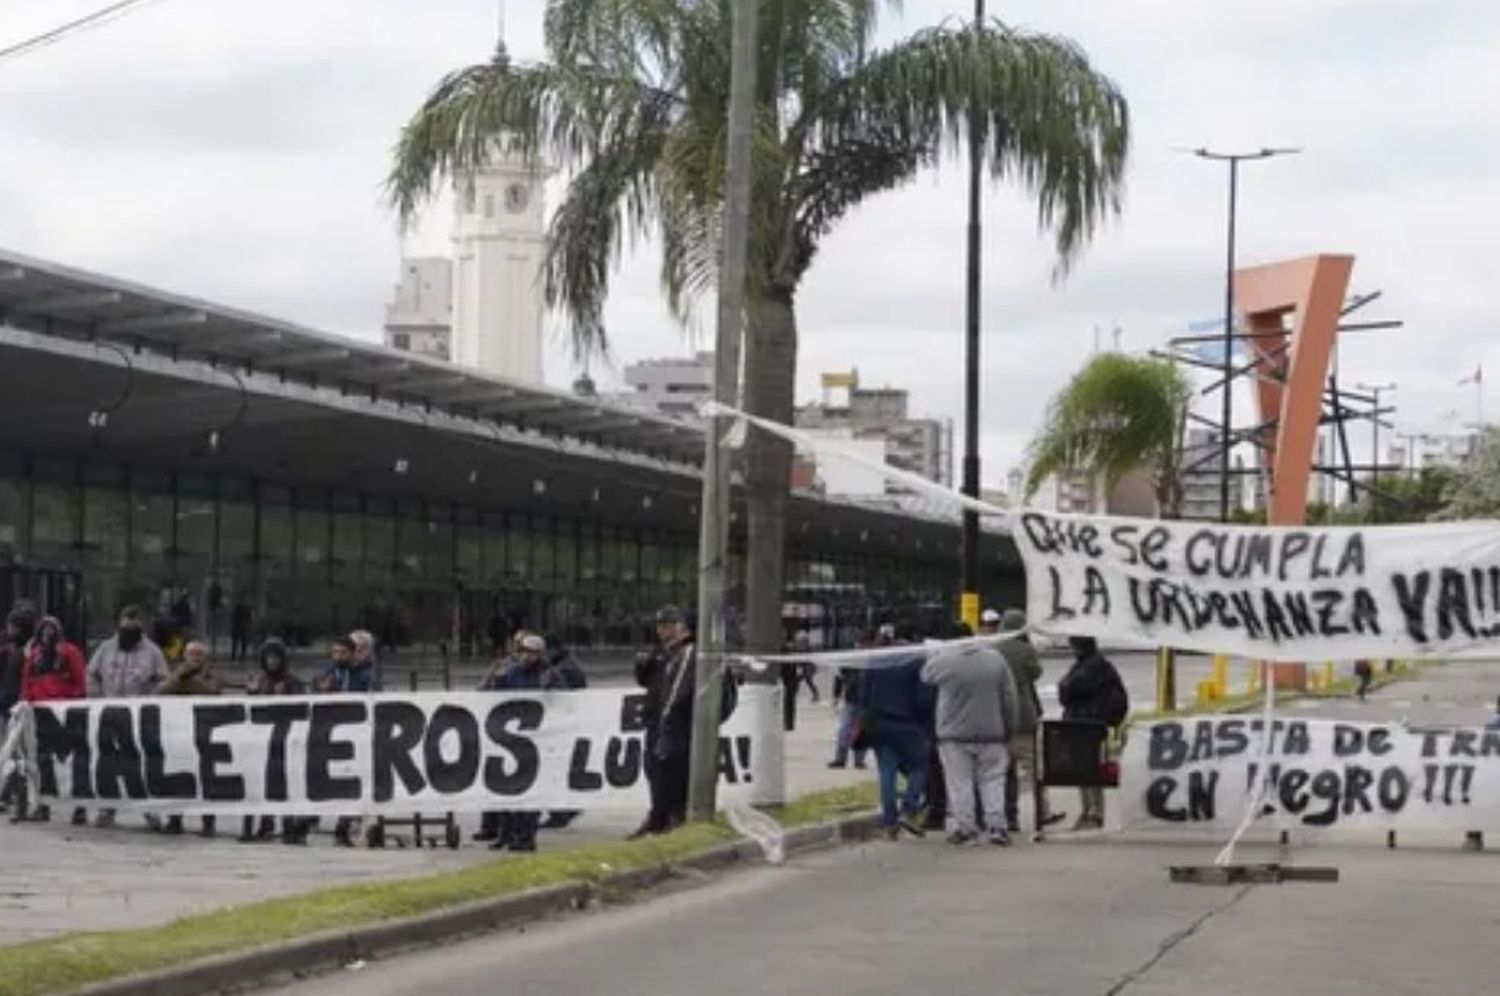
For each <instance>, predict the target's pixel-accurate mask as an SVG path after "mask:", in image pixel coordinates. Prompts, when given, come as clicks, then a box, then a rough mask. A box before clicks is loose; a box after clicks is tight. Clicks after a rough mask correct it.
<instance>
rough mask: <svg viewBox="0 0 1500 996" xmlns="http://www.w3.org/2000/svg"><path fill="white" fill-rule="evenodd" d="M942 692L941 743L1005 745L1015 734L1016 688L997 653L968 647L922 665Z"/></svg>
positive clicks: (938, 655)
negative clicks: (943, 741) (942, 741)
mask: <svg viewBox="0 0 1500 996" xmlns="http://www.w3.org/2000/svg"><path fill="white" fill-rule="evenodd" d="M922 680H923V681H925V682H927V684H929V685H935V686H937V690H938V695H937V736H938V739H939V740H947V741H952V742H955V743H968V744H1003V743H1005V742H1006V741H1007V740H1009V739H1010V738H1011V737H1012V736H1014V735H1015V732H1016V725H1017V724H1016V711H1017V709H1016V683H1015V679H1014V678H1012V677H1011V673H1010V668H1009V666H1007V665H1006V663H1005V658H1003V657H1001V656H1000V652H999V651H998V650H996V649H995V648H994V647H990V646H985V645H983V644H976V643H970V644H964V645H960V646H955V647H949V648H944V649H942V650H939V651H937V652H936V653H934V654H933V655H932V656H931V657H929V658H928V659H927V663H926V664H924V665H922Z"/></svg>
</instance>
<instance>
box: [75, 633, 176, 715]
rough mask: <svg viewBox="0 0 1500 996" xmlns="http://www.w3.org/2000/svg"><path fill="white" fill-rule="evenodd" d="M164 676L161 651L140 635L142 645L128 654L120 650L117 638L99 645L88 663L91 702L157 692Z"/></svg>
mask: <svg viewBox="0 0 1500 996" xmlns="http://www.w3.org/2000/svg"><path fill="white" fill-rule="evenodd" d="M166 676H167V659H166V657H165V656H163V655H162V652H161V648H160V647H158V646H157V645H156V644H154V643H152V642H151V641H150V640H149V639H147V638H146V635H145V634H144V633H142V634H141V642H140V643H137V644H136V645H135V646H134V647H132V648H130V649H129V650H126V649H124V648H123V647H121V646H120V638H119V636H118V635H116V636H112V637H110V638H109V639H108V640H105V641H104V642H103V643H101V644H99V649H98V650H96V651H94V657H93V660H91V661H89V666H88V678H89V681H88V684H89V698H91V699H124V698H140V697H142V696H146V695H152V694H154V693H155V692H156V686H157V685H160V684H161V683H162V681H163V679H165V678H166Z"/></svg>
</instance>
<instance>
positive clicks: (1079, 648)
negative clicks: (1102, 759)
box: [1057, 636, 1130, 830]
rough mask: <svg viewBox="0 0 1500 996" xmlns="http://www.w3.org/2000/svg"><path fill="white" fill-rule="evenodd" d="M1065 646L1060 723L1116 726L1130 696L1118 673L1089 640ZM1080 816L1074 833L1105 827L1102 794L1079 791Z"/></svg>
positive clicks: (1092, 790) (1077, 639) (1099, 790)
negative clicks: (1068, 656) (1068, 654)
mask: <svg viewBox="0 0 1500 996" xmlns="http://www.w3.org/2000/svg"><path fill="white" fill-rule="evenodd" d="M1068 645H1069V646H1070V647H1072V649H1073V656H1074V660H1073V666H1072V667H1070V668H1069V669H1068V673H1067V674H1065V675H1063V679H1062V681H1060V682H1058V685H1057V697H1058V699H1060V700H1061V702H1062V707H1063V719H1075V720H1087V721H1089V722H1094V723H1103V724H1104V725H1105V726H1119V725H1120V724H1121V723H1123V722H1124V721H1125V717H1126V716H1127V715H1128V714H1129V713H1130V696H1129V694H1128V693H1127V692H1126V691H1125V683H1124V682H1122V681H1121V680H1120V672H1118V671H1116V670H1115V666H1114V665H1113V664H1111V663H1110V662H1109V659H1108V658H1106V657H1105V656H1104V655H1103V654H1101V653H1100V652H1099V644H1098V643H1096V642H1095V641H1094V638H1093V637H1091V636H1072V637H1069V638H1068ZM1078 791H1079V795H1080V796H1081V797H1082V803H1083V812H1082V813H1080V814H1079V816H1078V822H1077V823H1075V824H1074V825H1073V829H1075V830H1097V829H1099V828H1100V827H1102V826H1104V790H1103V789H1102V788H1081V789H1079V790H1078Z"/></svg>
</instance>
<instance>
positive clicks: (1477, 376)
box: [1458, 363, 1484, 387]
mask: <svg viewBox="0 0 1500 996" xmlns="http://www.w3.org/2000/svg"><path fill="white" fill-rule="evenodd" d="M1483 383H1484V364H1482V363H1476V364H1474V372H1473V373H1472V374H1470V375H1469V376H1467V377H1465V378H1464V379H1463V380H1461V381H1459V382H1458V386H1459V387H1463V386H1464V385H1465V384H1483Z"/></svg>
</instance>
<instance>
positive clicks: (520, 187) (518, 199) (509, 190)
mask: <svg viewBox="0 0 1500 996" xmlns="http://www.w3.org/2000/svg"><path fill="white" fill-rule="evenodd" d="M530 202H531V191H529V190H527V189H526V185H525V184H524V183H512V184H511V185H510V186H508V187H506V188H505V210H507V211H509V212H510V213H511V214H520V213H521V212H522V211H525V210H526V205H527V204H529V203H530Z"/></svg>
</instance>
